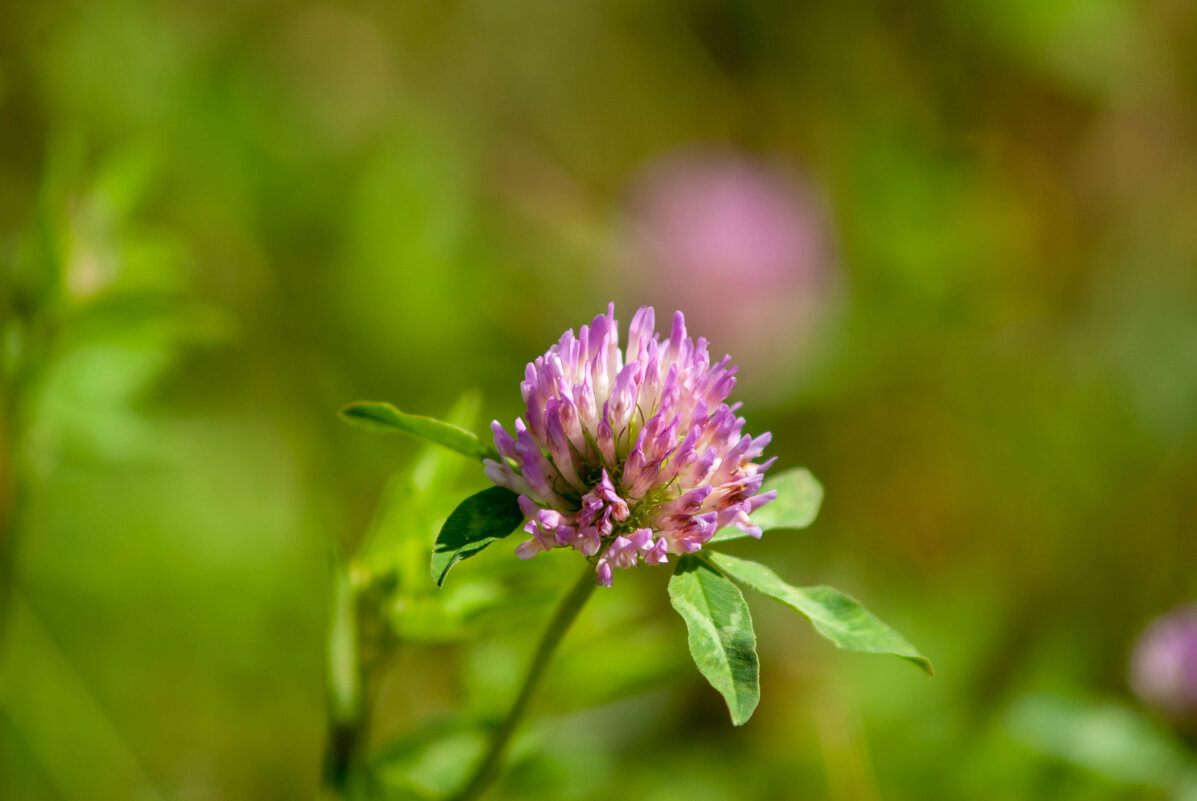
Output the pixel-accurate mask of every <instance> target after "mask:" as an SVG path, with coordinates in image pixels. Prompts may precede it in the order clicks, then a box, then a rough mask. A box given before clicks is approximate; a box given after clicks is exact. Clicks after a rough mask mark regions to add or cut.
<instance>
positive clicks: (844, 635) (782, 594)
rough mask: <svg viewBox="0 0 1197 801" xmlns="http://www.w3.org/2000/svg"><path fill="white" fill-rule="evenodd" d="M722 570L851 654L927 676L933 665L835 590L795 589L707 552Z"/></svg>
mask: <svg viewBox="0 0 1197 801" xmlns="http://www.w3.org/2000/svg"><path fill="white" fill-rule="evenodd" d="M707 558H708V559H710V561H711V562H713V563H714V564H715V565H716V566H717V567H718V568H719V569H720V570H722V571H723V572H724V573H726V574H727V575H729V576H731V577H732V578H733V579H735V580H736V581H738V582H740V583H741V584H747V585H748V586H749V587H752V588H753V589H754V590H756V591H757V592H761V593H764V594H765V595H768V596H769V597H770V598H776V599H777V600H779V601H781V602H782V603H783V604H785V605H786V606H789V607H791V608H793V609H795V610H797V611H798V612H800V613H802V614H803V615H805V616H806V617H807V618H808V619H809V620H810V622H811V623H812V624H813V625H814V627H815V629H816V630H817V631H818V632H819V633H820V634H822V635H823V636H824V637H826V638H827V639H829V640H831V641H832V642H833V643H835V644H836V645H838V646H839V647H840V648H846V649H848V650H850V651H868V652H871V653H879V654H893V655H894V656H899V657H901V658H902V659H905V660H906V661H908V662H912V663H913V664H915V665H917V666H918V667H920V668H921V669H923V670H924V671H926V673H927V675H929V676H931V675H934V674H935V671H934V670H933V669H932V668H931V662H930V661H929V660H928V659H927V658H926V657H925V656H923V655H922V654H920V653H919V652H918V650H917V649H916V648H915V647H914V646H913V645H911V644H910V643H909V642H907V641H906V638H905V637H903V636H902V635H901V634H899V633H898V632H896V631H894V630H893V629H891V628H890V627H889V626H887V625H885V624H884V623H882V622H881V621H880V620H879V619H878V618H877V617H876V616H875V615H874V614H873V613H872V612H870V611H869V610H867V609H865V608H864V607H863V606H862V605H861V604H860V602H859V601H857V600H856V599H855V598H853V597H851V596H850V595H845V594H844V593H842V592H840V591H839V590H837V589H835V588H833V587H792V586H790V585H789V584H787V583H785V582H784V581H782V580H781V578H779V577H778V575H777V574H776V573H774V572H773V571H772V570H770V569H769V568H767V567H765V566H764V565H760V564H757V563H756V562H750V561H749V560H747V559H737V558H736V557H734V556H728V555H727V554H725V553H716V552H714V551H708V552H707Z"/></svg>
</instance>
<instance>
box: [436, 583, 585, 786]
mask: <svg viewBox="0 0 1197 801" xmlns="http://www.w3.org/2000/svg"><path fill="white" fill-rule="evenodd" d="M596 586H597V582H596V581H595V578H594V566H593V564H591V563H590V562H589V561H587V562H586V566H585V568H584V569H583V570H582V576H581V578H579V579H578V581H577V583H576V584H574V586H573V589H571V590H570V591H569V594H568V595H566V596H565V598H564V599H563V600H562V601H561V604H560V605H559V606H558V607H557V611H556V612H555V613H554V614H553V619H552V620H551V621H549V625H548V627H546V628H545V630H544V634H543V635H541V638H540V643H539V644H538V645H537V646H536V656H534V657H533V659H532V665H531V667H529V668H528V674H527V676H526V677H525V678H524V684H523V686H522V687H521V688H520V692H519V695H518V696H516V699H515V703H514V704H512V705H511V709H510V710H509V711H508V712H507V716H506V717H505V718H503V722H502V723H500V724H499V726H498V728H496V729H495V730H494V733H493V734H491V740H490V746H489V747H488V748H487V751H486V756H484V757H483V758H482V761H481V762H479V763H478V767H477V768H475V769H474V773H473V775H472V776H471V777H470V780H469V782H468V783H467V784H466V786H465V789H464V790H462V792H461V794H460V795H458V796H457V797H456V801H473V800H474V799H476V798H479V797H480V796H482V794H483V793H485V792H486V790H487V788H489V787H490V786H491V784H492V783H494V781H495V779H496V778H498V776H499V772H500V769H501V767H502V763H503V757H504V756H505V755H506V753H507V745H508V743H509V742H510V741H511V736H512V734H514V733H515V730H516V728H517V727H518V726H519V724H520V721H521V720H522V719H523V717H524V713H525V712H527V711H528V704H529V703H530V702H531V700H532V696H533V695H534V694H535V693H536V688H537V687H539V686H540V682H541V679H543V678H544V673H545V670H546V669H547V668H548V666H549V663H550V662H551V661H552V659H553V654H554V653H556V651H557V646H558V645H560V644H561V640H562V638H564V637H565V633H566V632H567V631H569V628H570V626H571V625H573V622H574V621H575V620H577V618H578V613H579V612H581V611H582V607H583V606H585V605H586V601H587V600H588V599H589V598H590V596H591V594H592V593H593V592H594V588H595V587H596Z"/></svg>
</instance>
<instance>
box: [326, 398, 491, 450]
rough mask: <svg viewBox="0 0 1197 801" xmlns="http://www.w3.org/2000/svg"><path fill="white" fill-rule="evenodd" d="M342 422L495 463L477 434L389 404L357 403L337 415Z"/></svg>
mask: <svg viewBox="0 0 1197 801" xmlns="http://www.w3.org/2000/svg"><path fill="white" fill-rule="evenodd" d="M340 416H341V419H342V420H344V421H345V422H347V423H351V424H352V425H355V426H357V427H359V428H364V429H366V430H367V431H379V432H384V433H393V432H396V431H402V432H403V433H405V434H411V435H412V436H414V437H419V438H420V439H425V440H428V441H429V442H435V443H436V444H437V445H441V446H443V447H445V448H448V449H449V450H452V451H457V452H458V453H460V454H462V455H464V456H469V457H470V458H471V459H477V460H479V461H481V460H483V459H495V460H498V458H499V454H498V451H496V450H495V448H494V446H493V445H491V444H490V443H488V442H484V441H483V440H481V439H479V438H478V436H477V435H476V434H473V433H471V432H469V431H466V430H465V429H464V428H459V427H458V426H455V425H453V424H451V423H445V422H442V421H440V420H437V419H435V418H432V417H425V416H423V415H418V414H407V413H406V412H401V411H399V410H398V409H396V408H395V407H394V406H393V405H392V404H390V403H382V402H380V401H357V402H355V403H351V404H349V405H348V406H346V407H345V408H344V409H342V410H341V411H340Z"/></svg>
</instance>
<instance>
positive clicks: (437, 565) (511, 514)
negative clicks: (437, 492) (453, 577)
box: [430, 487, 524, 587]
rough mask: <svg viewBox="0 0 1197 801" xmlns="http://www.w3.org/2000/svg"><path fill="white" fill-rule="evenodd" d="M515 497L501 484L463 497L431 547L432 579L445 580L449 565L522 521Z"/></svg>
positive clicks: (495, 539) (439, 581) (442, 581)
mask: <svg viewBox="0 0 1197 801" xmlns="http://www.w3.org/2000/svg"><path fill="white" fill-rule="evenodd" d="M518 498H519V496H518V495H516V494H515V493H514V492H512V491H511V490H509V489H506V488H504V487H489V488H487V489H484V490H482V491H481V492H477V493H475V494H473V495H471V496H470V497H468V498H466V499H465V500H464V501H462V502H461V503H460V504H458V506H457V508H456V509H454V510H453V513H452V514H450V515H449V519H448V520H446V521H445V525H444V526H442V527H441V531H440V534H438V535H437V538H436V545H435V546H434V547H433V549H432V564H431V566H430V568H431V572H432V580H433V581H435V582H436V584H437V586H438V587H439V586H441V585H442V584H443V583H444V581H445V576H446V574H448V572H449V568H451V567H453V565H455V564H457V563H458V562H460V561H461V560H462V559H468V558H470V557H471V556H473V555H475V554H476V553H478V552H479V551H481V550H482V549H483V548H485V547H486V546H488V545H490V544H491V543H492V542H495V541H497V540H501V539H503V538H504V537H506V536H507V535H508V534H510V533H511V532H513V531H515V530H516V528H518V527H519V525H520V523H522V522H524V513H523V512H522V511H521V510H520V506H519V501H518V500H517V499H518Z"/></svg>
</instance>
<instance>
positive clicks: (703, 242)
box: [619, 151, 832, 379]
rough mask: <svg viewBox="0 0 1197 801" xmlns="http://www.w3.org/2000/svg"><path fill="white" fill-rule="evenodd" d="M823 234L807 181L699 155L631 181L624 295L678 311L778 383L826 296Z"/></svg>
mask: <svg viewBox="0 0 1197 801" xmlns="http://www.w3.org/2000/svg"><path fill="white" fill-rule="evenodd" d="M829 240H830V236H829V234H828V230H827V225H826V221H825V216H824V214H823V211H822V208H821V204H820V203H819V201H818V199H817V198H816V196H815V195H814V193H813V192H812V190H811V189H810V188H809V187H808V186H807V185H806V184H804V183H802V182H800V181H798V180H796V179H794V178H793V177H791V176H790V175H788V174H787V173H786V172H784V171H783V170H781V169H779V168H776V167H774V166H772V165H770V164H768V163H767V162H763V161H758V160H755V159H751V158H748V157H745V156H741V155H737V154H733V153H726V152H717V151H715V152H701V151H696V152H691V153H682V154H675V155H672V156H667V157H665V158H663V159H661V160H659V161H657V162H654V163H652V164H650V165H649V167H647V168H646V169H645V170H644V171H643V172H642V174H641V175H640V177H639V178H638V179H637V181H636V182H635V185H634V188H633V193H632V198H631V202H630V204H629V208H628V217H627V220H626V230H625V231H624V235H623V237H622V247H621V248H620V249H619V260H620V268H621V272H622V273H623V278H624V281H625V286H626V287H627V289H628V290H629V294H634V295H635V296H636V297H639V298H643V299H645V300H647V301H650V302H654V303H657V304H659V305H665V306H667V307H672V308H682V309H684V310H685V311H686V313H687V314H688V315H689V316H690V318H691V320H692V322H693V323H694V325H695V326H697V327H699V328H701V329H702V330H703V331H705V332H707V333H708V334H709V336H710V339H711V341H712V342H713V343H715V344H716V345H717V346H718V347H719V348H720V349H725V350H728V351H731V352H734V353H736V355H737V359H738V360H739V361H740V363H741V364H744V365H746V366H751V368H752V369H753V371H754V372H755V373H759V374H760V376H762V377H763V376H768V377H770V378H773V379H777V378H778V377H779V376H780V375H783V374H785V373H788V372H792V368H793V361H794V359H795V357H796V356H797V355H798V354H799V352H800V350H801V348H802V345H803V344H804V343H805V342H806V341H807V340H808V339H809V335H810V333H811V331H812V330H813V323H814V322H815V319H816V317H817V313H818V312H819V311H820V308H821V306H822V305H823V301H824V300H825V298H826V296H827V289H828V286H829V284H830V278H831V272H832V259H831V255H830V252H831V247H830V241H829ZM770 373H772V374H770Z"/></svg>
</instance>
